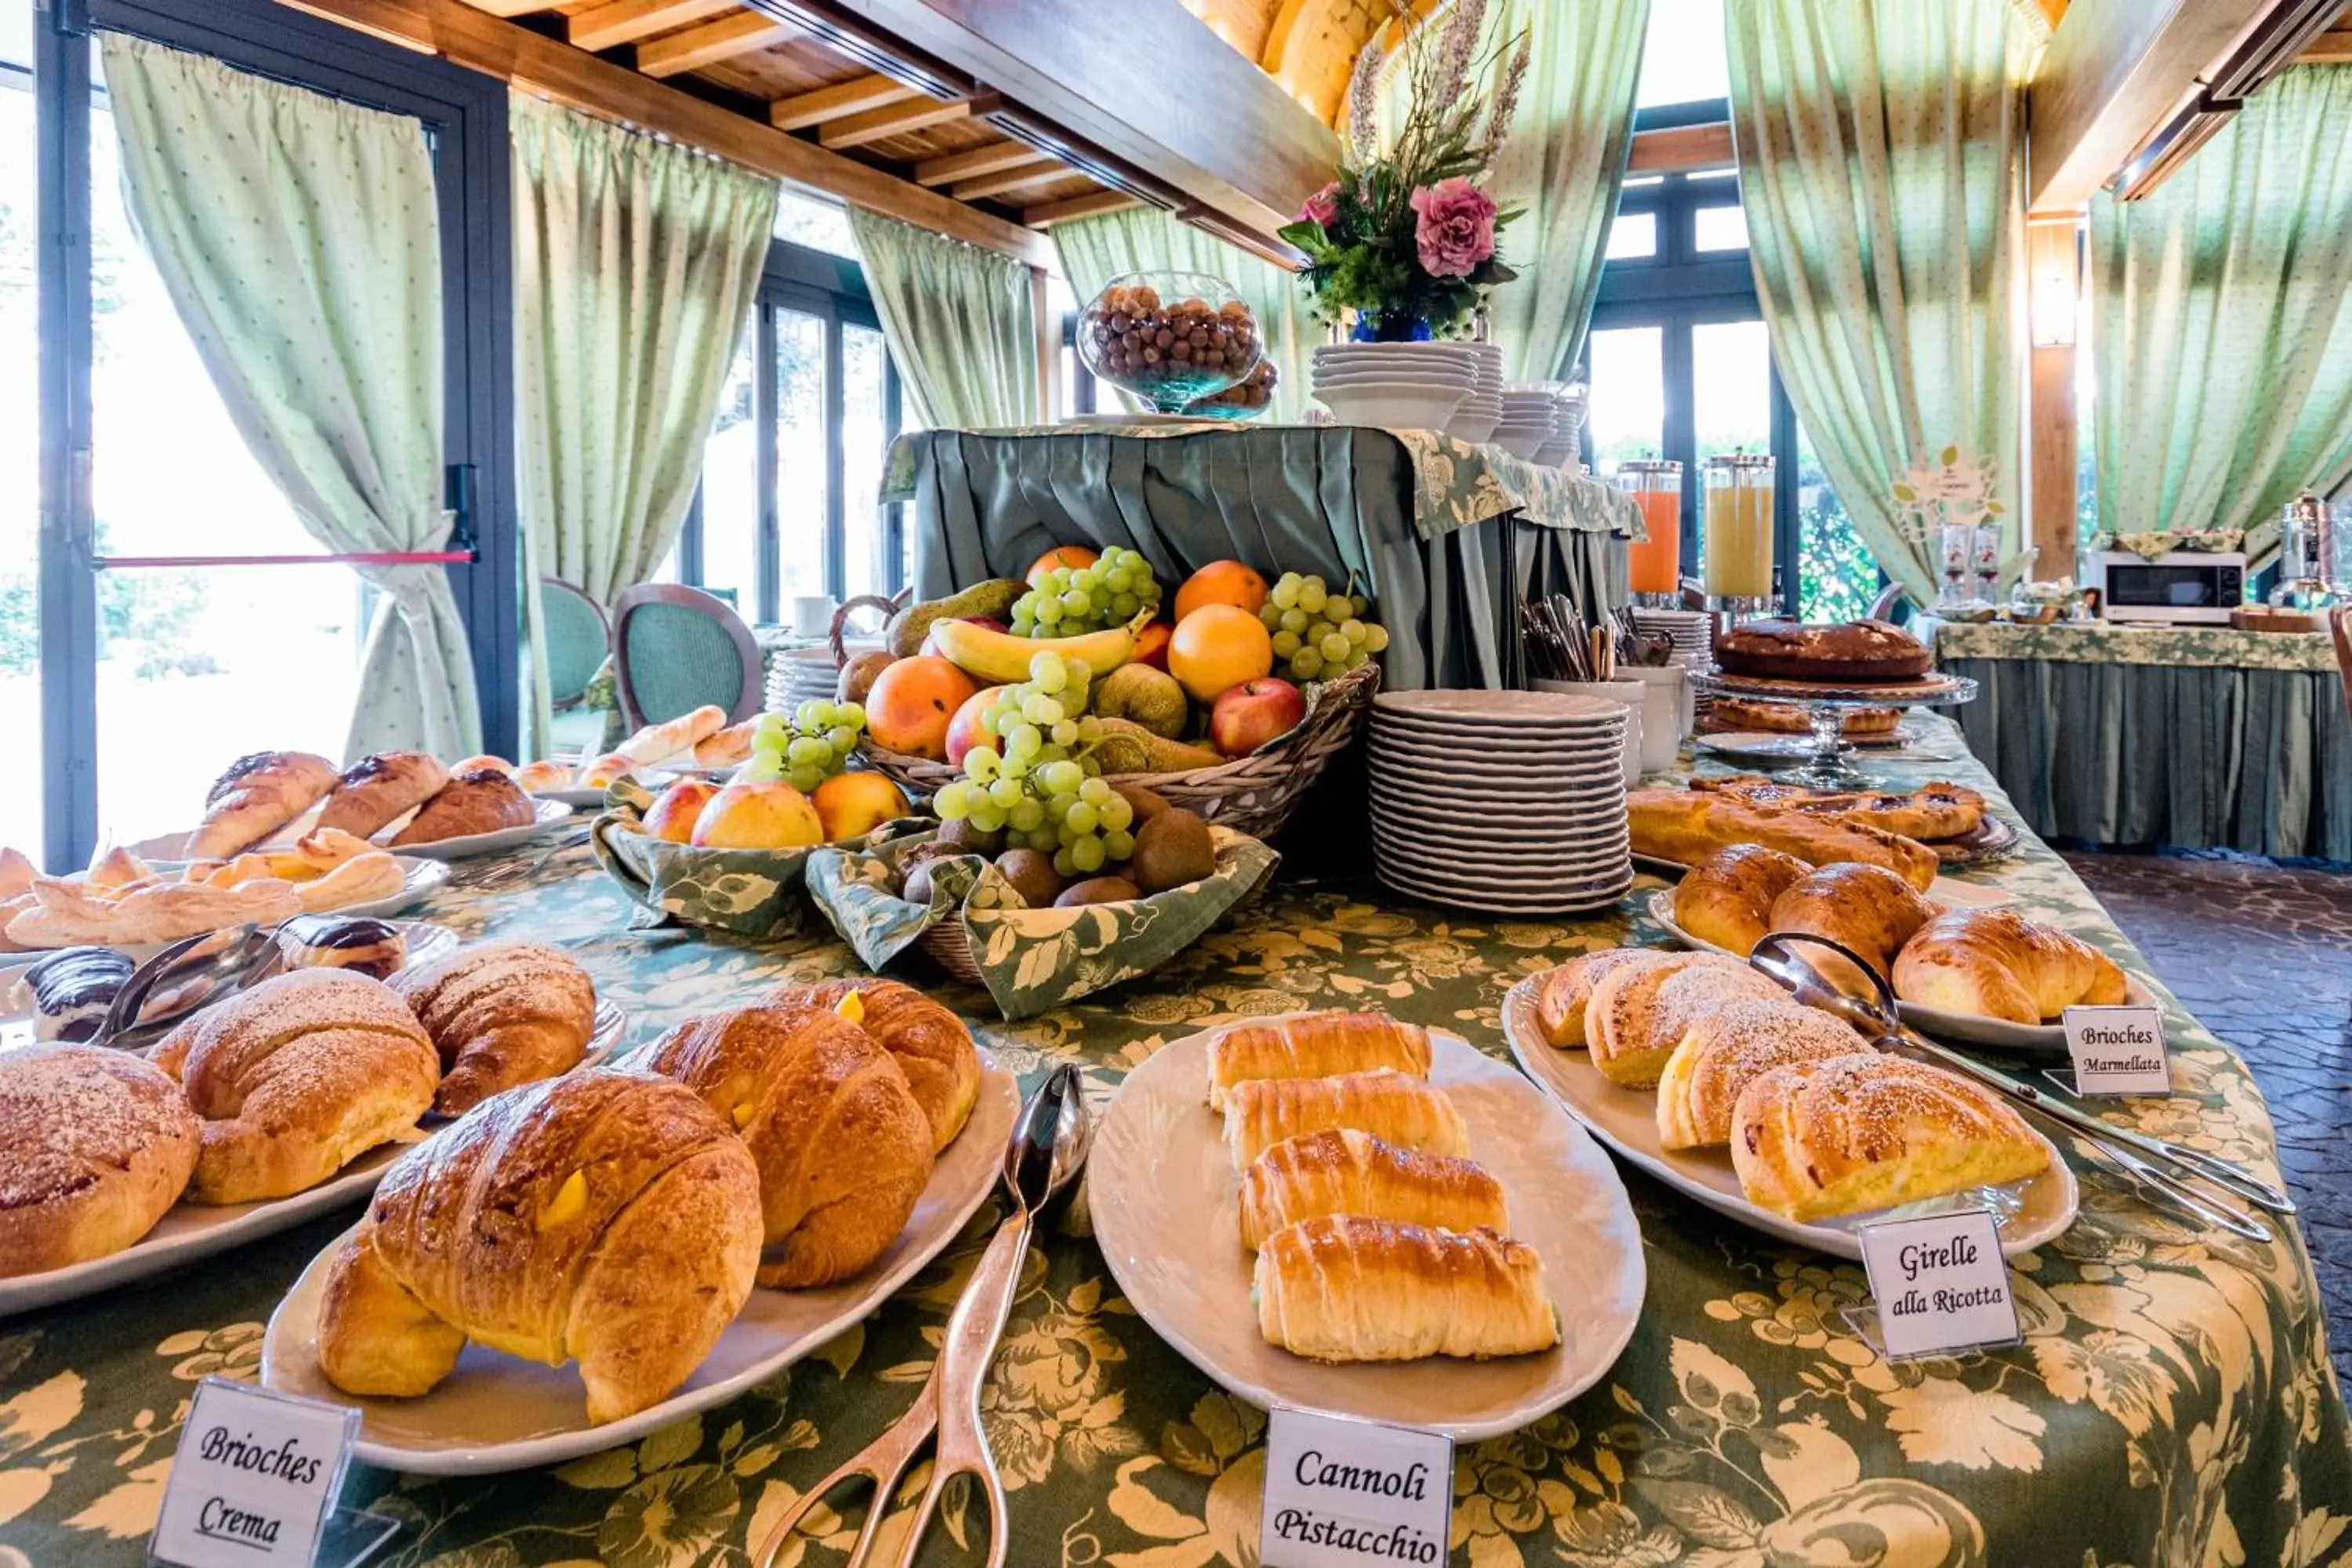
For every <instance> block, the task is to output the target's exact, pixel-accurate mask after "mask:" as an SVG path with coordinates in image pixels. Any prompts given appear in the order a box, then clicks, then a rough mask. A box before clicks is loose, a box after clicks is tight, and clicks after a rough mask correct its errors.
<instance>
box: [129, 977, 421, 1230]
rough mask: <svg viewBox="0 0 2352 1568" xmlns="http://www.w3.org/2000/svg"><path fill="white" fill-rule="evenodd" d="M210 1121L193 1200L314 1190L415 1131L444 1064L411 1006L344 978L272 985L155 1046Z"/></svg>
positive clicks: (191, 1189) (157, 1057)
mask: <svg viewBox="0 0 2352 1568" xmlns="http://www.w3.org/2000/svg"><path fill="white" fill-rule="evenodd" d="M153 1059H154V1062H155V1065H156V1066H157V1067H159V1068H163V1070H164V1071H165V1072H167V1073H169V1074H171V1075H172V1076H173V1078H176V1079H179V1080H180V1084H181V1087H182V1088H183V1089H185V1090H186V1092H187V1097H188V1104H189V1106H190V1108H191V1109H193V1110H194V1111H195V1113H196V1115H197V1116H198V1117H200V1118H202V1119H203V1122H204V1127H203V1136H204V1148H203V1152H201V1153H200V1154H199V1155H198V1156H197V1159H196V1169H195V1175H194V1179H193V1180H192V1181H191V1182H190V1184H189V1186H188V1196H189V1198H190V1199H191V1200H193V1201H194V1202H196V1203H200V1204H242V1203H252V1202H254V1201H256V1200H257V1199H261V1198H282V1197H286V1196H288V1195H289V1194H294V1193H299V1192H303V1191H306V1190H307V1189H309V1188H311V1187H315V1186H317V1185H318V1184H320V1182H323V1181H325V1180H326V1179H327V1178H328V1177H330V1176H331V1175H333V1174H334V1173H336V1172H337V1171H340V1170H341V1169H342V1168H343V1167H344V1166H345V1165H346V1164H349V1163H351V1162H352V1161H353V1160H355V1159H357V1158H359V1156H361V1155H362V1154H364V1153H366V1152H368V1151H369V1150H371V1149H373V1148H375V1147H377V1146H378V1145H380V1144H383V1143H388V1142H392V1141H394V1139H396V1138H398V1137H400V1136H401V1135H402V1134H404V1133H405V1132H407V1131H409V1130H410V1129H411V1128H414V1127H415V1125H416V1120H417V1118H418V1117H420V1116H423V1115H424V1114H425V1112H426V1111H427V1110H431V1109H432V1108H433V1091H434V1089H435V1087H436V1085H438V1084H439V1082H440V1081H441V1062H440V1058H437V1057H436V1056H435V1055H434V1052H433V1042H432V1041H431V1040H429V1039H427V1038H426V1037H425V1031H424V1030H423V1029H421V1028H419V1027H418V1026H417V1023H416V1019H415V1016H413V1015H412V1014H411V1013H410V1012H409V1010H408V1005H407V1004H406V1003H404V1002H403V1001H401V999H400V998H399V997H397V996H395V995H394V994H392V992H391V991H390V990H388V989H387V988H386V987H385V986H384V985H383V983H382V982H380V981H375V980H371V979H369V978H368V977H367V976H366V975H363V974H354V973H351V972H350V971H348V970H341V969H297V970H291V971H289V972H288V973H284V974H279V975H276V976H273V977H272V978H270V979H268V980H265V981H263V982H262V983H261V984H258V985H256V986H253V987H251V988H250V989H248V990H245V991H240V992H238V993H237V994H236V995H234V996H231V997H229V998H228V999H227V1000H226V1001H225V1002H221V1003H218V1004H216V1005H213V1006H210V1007H207V1008H205V1010H204V1011H203V1012H201V1013H198V1014H196V1015H194V1016H192V1017H189V1018H186V1019H184V1020H183V1021H182V1022H181V1023H180V1024H179V1025H178V1026H176V1027H175V1028H173V1030H172V1032H171V1033H169V1034H167V1035H165V1036H164V1037H163V1042H162V1043H161V1044H160V1045H158V1046H157V1047H155V1052H154V1058H153Z"/></svg>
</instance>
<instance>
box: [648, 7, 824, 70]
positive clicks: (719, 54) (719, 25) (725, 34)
mask: <svg viewBox="0 0 2352 1568" xmlns="http://www.w3.org/2000/svg"><path fill="white" fill-rule="evenodd" d="M794 31H795V29H793V28H792V27H789V26H785V25H784V24H783V23H782V22H779V21H777V20H776V19H775V18H774V17H772V16H761V14H760V13H759V12H757V11H739V12H737V13H736V14H735V15H734V16H721V17H719V20H717V21H715V22H705V23H703V24H702V26H698V27H689V28H688V29H687V30H686V31H685V32H682V33H672V34H670V35H669V36H668V37H661V38H656V39H654V40H653V41H652V42H651V43H648V44H640V45H638V46H637V69H639V70H640V71H643V72H644V73H645V74H646V75H647V76H651V77H666V76H680V75H683V74H684V73H686V72H688V71H690V70H700V69H701V68H703V67H704V66H708V65H716V64H717V63H719V61H720V60H725V59H732V58H735V57H736V56H737V55H748V54H750V53H751V51H752V50H754V49H764V48H766V47H768V46H769V45H771V44H781V43H782V42H783V41H784V40H785V39H786V38H789V37H792V36H793V33H794Z"/></svg>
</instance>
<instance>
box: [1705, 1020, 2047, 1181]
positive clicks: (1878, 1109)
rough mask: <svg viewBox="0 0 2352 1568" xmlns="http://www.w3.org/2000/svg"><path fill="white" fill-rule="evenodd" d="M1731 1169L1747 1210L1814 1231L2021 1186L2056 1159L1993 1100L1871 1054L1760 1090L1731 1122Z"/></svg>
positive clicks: (1767, 1079) (1787, 1074)
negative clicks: (1901, 1207) (1836, 1218)
mask: <svg viewBox="0 0 2352 1568" xmlns="http://www.w3.org/2000/svg"><path fill="white" fill-rule="evenodd" d="M1731 1163H1732V1166H1733V1168H1734V1169H1736V1170H1737V1171H1738V1173H1739V1185H1740V1189H1741V1190H1742V1191H1743V1192H1745V1193H1746V1194H1748V1202H1750V1203H1752V1204H1755V1205H1758V1206H1759V1207H1761V1208H1768V1209H1770V1210H1771V1211H1773V1212H1774V1213H1775V1214H1781V1215H1787V1216H1788V1217H1789V1218H1790V1219H1794V1220H1813V1219H1821V1218H1824V1217H1827V1216H1829V1215H1848V1214H1864V1213H1869V1212H1872V1211H1874V1210H1878V1209H1885V1208H1893V1207H1894V1206H1895V1205H1898V1204H1909V1203H1917V1202H1918V1201H1919V1200H1921V1199H1923V1198H1932V1197H1938V1196H1941V1195H1942V1194H1946V1193H1958V1192H1965V1191H1967V1190H1968V1189H1969V1188H1970V1187H1981V1186H1994V1185H1998V1184H2001V1183H2003V1182H2016V1181H2022V1180H2024V1179H2025V1178H2026V1177H2028V1176H2032V1175H2037V1174H2039V1173H2041V1172H2042V1171H2043V1170H2046V1169H2047V1168H2048V1167H2049V1163H2050V1150H2049V1146H2048V1145H2047V1144H2045V1143H2043V1142H2042V1140H2041V1139H2039V1138H2037V1137H2035V1136H2034V1135H2033V1133H2032V1130H2031V1129H2029V1128H2028V1127H2027V1126H2026V1125H2025V1123H2024V1121H2022V1120H2021V1119H2020V1118H2019V1116H2018V1114H2017V1113H2016V1112H2015V1111H2013V1110H2011V1109H2010V1108H2009V1107H2008V1106H2006V1105H2004V1104H2002V1103H2001V1101H2000V1098H1999V1097H1998V1096H1997V1095H1995V1094H1994V1093H1993V1092H1992V1091H1991V1090H1990V1089H1984V1088H1981V1087H1979V1085H1977V1084H1976V1083H1974V1082H1972V1081H1970V1080H1969V1079H1964V1078H1960V1077H1958V1076H1957V1075H1956V1074H1953V1073H1948V1072H1946V1071H1944V1070H1943V1069H1942V1068H1934V1067H1928V1066H1927V1065H1926V1064H1924V1063H1921V1062H1914V1061H1909V1060H1906V1059H1905V1058H1901V1057H1891V1056H1883V1055H1877V1054H1871V1055H1865V1056H1843V1057H1832V1058H1830V1059H1829V1060H1827V1061H1812V1062H1796V1063H1792V1064H1790V1066H1788V1067H1782V1068H1773V1069H1772V1070H1771V1071H1769V1072H1768V1073H1766V1074H1764V1075H1763V1076H1762V1077H1761V1078H1759V1079H1756V1080H1755V1081H1754V1082H1753V1083H1750V1084H1749V1085H1748V1087H1747V1088H1746V1089H1743V1090H1742V1091H1741V1092H1740V1096H1739V1100H1738V1105H1737V1106H1736V1107H1735V1108H1734V1110H1733V1111H1732V1119H1731Z"/></svg>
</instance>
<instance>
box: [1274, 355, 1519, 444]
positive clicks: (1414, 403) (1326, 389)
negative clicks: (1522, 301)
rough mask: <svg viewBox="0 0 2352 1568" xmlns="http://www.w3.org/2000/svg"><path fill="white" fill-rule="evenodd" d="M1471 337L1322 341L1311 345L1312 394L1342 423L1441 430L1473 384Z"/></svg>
mask: <svg viewBox="0 0 2352 1568" xmlns="http://www.w3.org/2000/svg"><path fill="white" fill-rule="evenodd" d="M1481 359H1482V354H1481V350H1480V345H1478V344H1475V343H1327V344H1325V345H1324V346H1323V347H1321V348H1319V349H1317V350H1316V351H1315V363H1314V378H1315V396H1316V398H1317V400H1318V402H1320V403H1321V404H1322V405H1324V406H1325V407H1327V408H1328V409H1330V411H1331V414H1332V417H1333V418H1335V419H1336V420H1338V422H1339V423H1340V424H1342V425H1371V426H1380V427H1381V428H1383V429H1389V430H1446V429H1449V428H1450V427H1451V426H1452V425H1453V423H1454V416H1455V415H1456V414H1458V413H1460V412H1461V411H1462V406H1463V405H1464V404H1465V403H1467V402H1469V401H1470V398H1471V395H1472V394H1473V393H1475V392H1476V391H1478V390H1479V387H1480V384H1481V383H1482V381H1483V380H1484V375H1485V373H1484V371H1483V369H1482V366H1481Z"/></svg>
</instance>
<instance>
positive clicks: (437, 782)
mask: <svg viewBox="0 0 2352 1568" xmlns="http://www.w3.org/2000/svg"><path fill="white" fill-rule="evenodd" d="M448 782H449V770H448V769H447V768H445V767H443V766H442V765H441V763H439V761H438V760H436V758H434V757H433V756H432V755H431V754H430V753H428V752H377V753H376V754H375V755H374V756H372V757H362V758H361V759H360V760H359V761H358V762H356V763H352V765H351V766H350V767H348V768H346V769H344V770H343V776H342V777H341V778H340V779H338V780H336V781H335V791H334V793H333V794H332V795H329V796H328V797H327V805H326V809H325V810H323V811H321V812H320V813H319V825H318V827H317V828H315V829H313V831H315V832H324V831H326V830H328V829H330V828H332V829H334V830H335V831H337V832H340V833H348V834H350V835H352V837H355V838H367V837H373V836H374V835H375V834H377V833H380V832H382V831H383V829H384V828H385V827H388V826H391V824H392V822H393V819H394V818H395V817H397V816H400V815H401V814H402V813H403V812H407V811H414V810H415V809H416V807H418V806H420V805H424V804H425V802H426V801H428V800H430V799H432V798H433V797H434V796H435V795H437V794H439V793H440V791H441V786H442V785H444V784H447V783H448Z"/></svg>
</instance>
